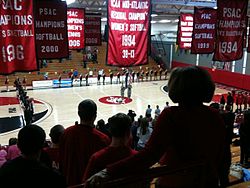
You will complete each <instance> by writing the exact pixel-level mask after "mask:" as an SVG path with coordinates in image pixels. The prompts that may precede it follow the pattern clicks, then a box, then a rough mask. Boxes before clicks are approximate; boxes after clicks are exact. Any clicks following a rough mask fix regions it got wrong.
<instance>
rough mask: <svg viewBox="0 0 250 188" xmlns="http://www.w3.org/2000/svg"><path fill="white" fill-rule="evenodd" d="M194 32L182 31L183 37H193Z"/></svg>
mask: <svg viewBox="0 0 250 188" xmlns="http://www.w3.org/2000/svg"><path fill="white" fill-rule="evenodd" d="M192 34H193V33H191V32H182V34H181V35H182V36H183V37H191V36H192Z"/></svg>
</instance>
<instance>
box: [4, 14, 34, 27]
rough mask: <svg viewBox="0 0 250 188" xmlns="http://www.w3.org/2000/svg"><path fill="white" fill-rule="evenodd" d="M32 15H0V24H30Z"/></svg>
mask: <svg viewBox="0 0 250 188" xmlns="http://www.w3.org/2000/svg"><path fill="white" fill-rule="evenodd" d="M32 19H33V17H32V15H0V26H1V25H9V24H12V25H32V24H33V21H32Z"/></svg>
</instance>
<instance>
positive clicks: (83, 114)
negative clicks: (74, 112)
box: [78, 99, 97, 121]
mask: <svg viewBox="0 0 250 188" xmlns="http://www.w3.org/2000/svg"><path fill="white" fill-rule="evenodd" d="M96 113H97V106H96V103H95V102H94V101H92V100H91V99H86V100H83V101H82V102H80V104H79V105H78V115H79V117H80V119H81V121H92V120H95V118H96Z"/></svg>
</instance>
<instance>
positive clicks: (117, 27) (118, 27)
mask: <svg viewBox="0 0 250 188" xmlns="http://www.w3.org/2000/svg"><path fill="white" fill-rule="evenodd" d="M124 25H125V24H124V23H115V22H111V30H114V31H124V28H125V27H124Z"/></svg>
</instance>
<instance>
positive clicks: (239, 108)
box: [235, 92, 243, 111]
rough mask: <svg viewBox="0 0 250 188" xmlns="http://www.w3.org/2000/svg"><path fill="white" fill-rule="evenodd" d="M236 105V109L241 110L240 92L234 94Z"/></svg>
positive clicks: (241, 97) (241, 95) (241, 96)
mask: <svg viewBox="0 0 250 188" xmlns="http://www.w3.org/2000/svg"><path fill="white" fill-rule="evenodd" d="M235 103H236V106H237V110H240V111H242V104H243V94H242V92H238V94H237V96H236V101H235Z"/></svg>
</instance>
